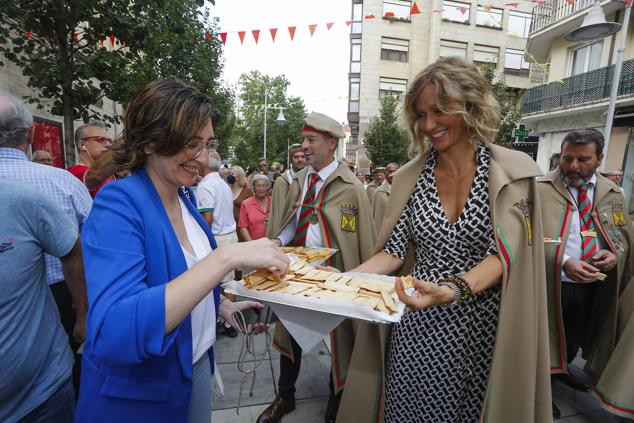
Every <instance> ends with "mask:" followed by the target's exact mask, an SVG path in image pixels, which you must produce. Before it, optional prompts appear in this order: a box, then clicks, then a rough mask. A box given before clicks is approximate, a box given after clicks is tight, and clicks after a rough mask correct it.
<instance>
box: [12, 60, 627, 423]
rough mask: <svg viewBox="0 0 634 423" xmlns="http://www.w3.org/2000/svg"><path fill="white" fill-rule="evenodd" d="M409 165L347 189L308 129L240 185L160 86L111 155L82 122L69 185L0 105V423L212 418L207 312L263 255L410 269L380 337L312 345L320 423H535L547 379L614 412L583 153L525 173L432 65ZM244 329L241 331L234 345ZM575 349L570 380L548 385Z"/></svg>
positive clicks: (622, 370) (603, 202) (473, 93)
mask: <svg viewBox="0 0 634 423" xmlns="http://www.w3.org/2000/svg"><path fill="white" fill-rule="evenodd" d="M403 113H404V116H405V119H406V121H407V124H408V127H409V131H410V133H411V136H412V142H411V145H410V152H409V153H410V157H411V160H410V161H409V162H407V163H404V164H403V166H401V164H399V163H387V164H385V166H384V167H376V168H375V169H374V171H373V174H372V178H371V179H372V180H371V181H369V180H368V179H369V178H368V177H369V175H368V174H366V172H364V171H357V172H356V174H355V173H353V171H352V170H351V169H350V168H349V167H348V165H347V164H346V163H342V162H341V161H340V160H337V159H336V157H335V152H336V150H337V146H338V143H339V142H340V141H339V140H340V139H341V138H343V137H344V136H345V134H344V133H343V131H342V129H341V125H340V123H339V122H337V121H336V120H335V119H333V118H332V117H330V116H327V115H325V114H322V113H317V112H313V113H310V114H309V115H308V116H306V117H305V119H304V124H303V127H302V129H301V134H298V137H300V138H301V143H298V144H293V145H291V146H290V147H289V150H288V168H287V169H284V167H283V166H282V165H281V164H279V163H274V164H272V165H271V167H270V168H269V166H268V163H267V161H266V159H265V158H261V159H259V160H258V161H257V166H254V167H253V168H251V169H248V170H247V172H245V170H244V169H243V168H241V167H240V166H231V167H229V166H228V165H227V164H224V163H223V161H222V158H221V157H220V155H219V154H218V152H217V151H216V147H217V141H216V139H215V136H214V128H215V125H216V122H217V119H218V113H217V111H216V109H215V108H214V106H213V104H212V103H211V101H210V99H209V98H208V97H207V96H206V95H204V94H202V93H200V92H198V91H197V90H196V89H194V88H191V87H189V86H186V85H184V84H182V83H180V82H177V81H174V80H157V81H153V82H150V83H148V84H147V85H146V86H145V87H143V88H142V89H141V90H140V91H139V92H137V93H136V94H135V95H134V96H133V97H132V98H131V99H130V100H129V101H128V103H127V104H126V112H125V117H124V126H123V131H122V133H121V134H118V137H117V138H116V139H114V140H113V139H112V138H110V137H109V136H108V133H107V128H106V127H105V125H103V124H102V123H100V122H96V121H91V122H88V123H87V124H85V125H82V126H81V127H79V128H78V129H77V131H76V136H75V144H76V147H77V150H78V152H79V161H78V163H77V164H76V165H74V166H72V167H70V168H69V169H68V170H63V169H59V168H56V167H54V166H52V157H51V156H50V154H48V153H46V152H43V151H38V152H35V154H33V161H32V162H31V161H29V158H28V155H27V154H28V152H29V145H30V143H31V132H32V125H33V121H32V116H31V113H30V112H29V110H28V108H27V107H26V106H25V105H24V104H23V102H22V101H21V100H19V99H17V98H15V97H13V96H12V95H10V94H7V93H0V202H1V203H2V204H3V205H4V207H3V208H2V210H1V211H0V217H1V218H0V270H1V276H0V286H1V287H2V290H0V339H1V340H2V342H0V356H1V357H3V363H4V364H5V365H4V366H3V368H2V370H0V375H1V376H2V379H3V383H2V387H1V388H0V421H8V422H18V421H20V422H50V421H59V422H70V421H76V422H100V421H103V422H111V421H181V422H206V423H209V422H210V421H211V415H212V412H211V410H212V405H213V404H212V402H213V395H212V391H213V389H214V388H213V385H214V377H215V376H214V374H215V369H216V366H215V363H214V355H213V345H214V342H215V340H216V339H217V337H218V336H220V335H221V334H225V335H229V336H236V335H237V334H236V333H235V331H232V329H230V327H231V326H236V322H235V320H234V319H235V317H234V316H235V315H234V313H235V312H236V311H243V310H247V309H254V310H256V311H258V310H261V309H262V308H263V305H262V304H260V303H257V302H253V301H236V299H235V298H233V297H231V296H230V295H224V293H223V292H222V287H221V284H222V283H224V282H228V281H231V280H234V279H240V278H241V274H240V273H241V271H242V270H246V269H256V268H257V269H259V268H267V269H269V270H270V271H271V272H273V273H274V274H276V275H280V276H281V275H283V274H285V273H286V272H287V270H288V267H289V259H288V257H287V256H286V255H285V254H283V253H282V250H281V249H280V248H279V247H281V246H307V247H328V248H336V249H338V250H339V252H338V254H337V255H335V256H334V257H333V259H332V260H330V261H329V262H328V263H327V264H326V265H324V266H323V267H322V268H323V269H324V270H328V271H331V272H348V271H353V272H363V273H371V274H378V275H396V276H402V275H412V276H413V277H414V278H415V289H414V290H413V292H406V291H405V289H404V286H403V284H402V281H401V279H400V277H397V278H396V286H395V288H396V292H397V295H398V297H399V299H400V301H402V302H403V303H405V304H406V306H407V307H408V309H407V313H406V314H404V316H403V318H402V319H401V320H400V321H399V322H398V323H396V324H393V325H378V324H370V323H362V322H358V321H352V320H345V321H344V322H343V323H342V324H341V325H340V326H338V327H337V328H336V329H335V330H334V331H333V332H332V333H331V334H330V337H331V344H332V345H333V348H332V368H331V374H330V380H329V387H330V395H329V398H328V403H327V407H326V411H325V413H324V421H325V422H334V421H339V422H368V421H385V422H399V423H400V422H476V421H481V420H484V421H488V422H509V421H513V422H526V423H529V422H540V423H541V422H547V421H552V419H553V417H558V415H559V409H558V407H557V404H556V402H554V401H553V400H552V397H551V386H552V383H553V381H560V382H562V383H565V384H567V385H569V386H572V387H573V388H574V389H578V390H584V391H586V390H590V389H591V390H592V391H593V393H594V394H595V396H597V398H599V399H600V401H601V403H602V405H603V406H604V408H606V409H607V410H608V411H610V412H612V413H614V414H615V415H618V416H621V417H630V418H632V417H634V378H633V377H632V374H633V372H634V354H633V352H634V351H632V341H631V340H632V339H634V319H633V318H632V313H633V311H634V283H630V281H631V280H632V278H633V276H634V245H633V243H634V226H633V225H632V221H631V219H630V215H629V213H628V210H627V205H626V203H625V199H624V196H623V193H622V191H621V189H620V186H619V185H620V181H621V179H622V176H623V175H622V172H620V173H619V171H610V172H609V174H608V176H607V177H606V176H604V175H602V174H601V173H599V172H598V169H599V166H600V164H601V162H602V160H603V149H604V139H603V136H602V135H601V133H600V132H598V131H597V130H595V129H592V128H580V129H579V130H576V131H573V132H570V133H569V134H568V135H567V136H566V137H565V138H564V139H563V141H562V143H561V151H560V153H559V156H558V157H557V162H556V163H555V165H554V166H553V170H551V171H550V172H549V173H548V174H546V175H543V174H542V172H541V171H540V169H539V167H538V166H537V165H536V164H535V163H534V162H533V161H532V160H531V159H530V158H529V157H528V156H526V155H525V154H523V153H520V152H517V151H513V150H510V149H507V148H504V147H500V146H497V145H495V144H493V143H492V140H493V139H494V138H495V134H496V132H497V131H498V129H499V127H500V113H499V105H498V104H497V102H496V101H495V99H494V97H493V95H492V93H491V89H490V86H489V85H488V83H487V82H486V80H485V79H484V78H483V77H482V75H481V74H480V72H479V70H478V69H477V68H476V67H475V66H473V65H471V64H468V63H466V62H465V61H464V60H462V59H457V58H441V59H439V60H438V61H437V62H435V63H433V64H431V65H429V66H427V67H426V68H425V69H423V70H422V72H421V73H420V74H419V75H418V76H417V77H416V78H415V79H414V81H413V82H412V83H411V85H410V87H409V89H408V91H407V93H406V96H405V100H404V106H403ZM249 330H250V331H253V332H254V333H255V334H257V333H260V332H262V331H264V330H267V326H266V325H265V324H263V323H257V324H254V325H253V326H252V327H250V328H249ZM273 346H274V347H275V348H277V349H278V350H279V352H280V364H279V372H278V374H279V378H278V380H277V381H276V383H277V385H278V388H279V389H278V390H277V391H278V395H277V396H276V398H275V399H274V401H273V402H272V403H271V404H270V405H269V406H268V407H267V408H266V409H265V410H263V411H262V413H261V414H260V415H259V416H258V417H257V422H259V423H275V422H280V421H281V420H282V419H283V417H284V416H285V415H286V414H288V413H290V412H291V411H293V410H294V409H295V408H296V406H297V404H296V402H295V385H296V382H297V379H298V376H299V374H300V371H301V358H302V349H301V347H300V346H299V345H298V343H297V342H296V341H295V340H294V339H293V337H292V336H291V335H290V333H289V332H288V330H286V328H285V327H284V325H283V324H282V323H281V322H277V323H276V324H275V339H274V341H273ZM579 350H581V351H582V355H583V358H585V359H586V367H585V371H586V373H587V374H586V376H587V379H586V382H587V381H589V382H591V383H590V384H586V382H583V381H581V380H579V379H577V378H576V377H574V375H572V374H571V373H570V371H569V368H568V366H569V364H570V363H571V362H572V360H573V359H575V357H577V355H578V353H579Z"/></svg>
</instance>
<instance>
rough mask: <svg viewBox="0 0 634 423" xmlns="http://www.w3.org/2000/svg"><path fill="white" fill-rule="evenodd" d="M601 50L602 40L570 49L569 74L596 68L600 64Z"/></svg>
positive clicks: (577, 73)
mask: <svg viewBox="0 0 634 423" xmlns="http://www.w3.org/2000/svg"><path fill="white" fill-rule="evenodd" d="M602 52H603V41H598V42H596V43H594V44H588V45H585V46H583V47H579V48H577V49H574V50H572V51H571V52H570V53H571V57H570V59H571V60H570V62H571V66H570V76H573V75H579V74H580V73H584V72H590V71H591V70H595V69H598V68H599V67H600V66H601V53H602Z"/></svg>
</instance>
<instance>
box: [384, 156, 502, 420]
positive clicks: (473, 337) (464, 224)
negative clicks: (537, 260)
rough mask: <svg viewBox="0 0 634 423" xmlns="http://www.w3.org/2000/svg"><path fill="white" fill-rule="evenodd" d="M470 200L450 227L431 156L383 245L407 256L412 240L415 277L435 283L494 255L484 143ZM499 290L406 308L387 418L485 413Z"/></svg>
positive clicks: (397, 334) (395, 344)
mask: <svg viewBox="0 0 634 423" xmlns="http://www.w3.org/2000/svg"><path fill="white" fill-rule="evenodd" d="M476 156H477V170H476V175H475V177H474V180H473V184H472V186H471V191H470V193H469V197H468V200H467V203H466V205H465V208H464V210H463V211H462V214H461V215H460V216H459V217H458V220H457V221H456V222H455V223H454V224H453V225H452V224H450V223H449V221H448V220H447V218H446V215H445V212H444V210H443V209H442V206H441V204H440V199H439V197H438V190H437V188H436V181H435V178H434V168H435V166H436V153H435V152H432V153H431V154H430V156H429V158H428V159H427V163H426V164H425V168H424V169H423V172H422V173H421V175H420V177H419V178H418V181H417V183H416V187H415V188H414V191H413V193H412V196H411V198H410V200H409V201H408V203H407V205H406V207H405V209H404V210H403V213H402V214H401V216H400V218H399V220H398V223H397V224H396V226H395V227H394V230H393V232H392V235H391V236H390V239H389V240H388V242H387V243H386V244H385V248H384V250H385V251H386V252H387V253H389V254H391V255H393V256H395V257H398V258H401V259H403V258H404V257H405V252H406V249H407V244H408V241H409V240H412V241H414V243H415V254H416V265H415V266H414V268H413V270H412V275H413V276H414V277H416V278H417V279H420V280H425V281H428V282H434V283H438V282H440V281H441V280H443V279H444V278H447V277H450V276H453V275H459V274H462V273H465V272H466V271H468V270H469V269H471V268H472V267H474V266H475V265H476V264H478V263H479V262H480V261H482V260H483V259H484V258H485V257H486V256H487V255H488V254H496V253H497V249H496V247H495V241H494V239H493V228H492V225H491V218H490V214H489V191H488V175H489V161H490V153H489V150H488V149H487V148H486V147H484V146H482V145H480V146H479V147H478V149H477V152H476ZM499 306H500V287H499V284H498V285H496V286H495V287H493V288H491V289H488V290H486V291H484V292H481V293H479V294H477V295H475V296H473V297H472V298H471V299H469V300H468V301H467V302H466V303H465V304H463V305H456V306H449V307H432V308H430V309H427V310H421V311H416V312H413V313H409V314H407V315H405V316H403V318H402V319H401V321H400V322H399V323H398V324H396V325H394V328H393V330H392V336H391V339H390V345H389V350H388V355H387V366H386V367H387V368H386V375H385V377H386V380H385V383H386V401H385V421H386V422H398V423H405V422H425V423H436V422H437V423H454V422H455V423H458V422H460V423H470V422H476V421H478V419H479V416H480V410H481V407H482V402H483V400H484V394H485V390H486V384H487V380H488V376H489V369H490V367H491V359H492V356H493V345H494V342H495V333H496V327H497V320H498V311H499Z"/></svg>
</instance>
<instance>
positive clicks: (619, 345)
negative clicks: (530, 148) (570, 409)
mask: <svg viewBox="0 0 634 423" xmlns="http://www.w3.org/2000/svg"><path fill="white" fill-rule="evenodd" d="M537 185H538V188H539V193H540V198H541V204H542V210H543V212H542V217H543V225H544V236H546V237H547V238H552V239H561V244H557V243H548V244H546V245H545V250H546V251H545V253H546V276H547V281H548V306H549V308H548V309H549V328H550V358H551V363H550V368H551V372H552V373H564V372H567V365H566V356H567V352H566V343H565V334H564V327H563V320H562V315H561V301H560V298H561V268H562V264H563V263H562V262H563V253H564V251H565V249H566V243H567V242H568V234H569V233H570V223H571V219H572V214H573V213H574V211H575V210H576V203H575V202H574V199H572V197H571V196H570V193H569V192H568V190H567V189H566V187H565V186H564V184H563V181H562V179H561V177H560V176H559V175H558V173H557V171H553V172H550V173H549V174H548V175H546V176H544V177H543V178H540V179H539V181H538V184H537ZM592 221H593V223H594V226H595V228H597V232H598V236H599V237H600V240H601V244H602V248H606V249H609V250H610V251H612V252H613V253H614V254H616V256H617V266H616V268H615V269H613V270H612V271H609V272H606V273H607V278H606V280H605V281H603V282H599V283H601V285H600V288H601V289H600V290H598V291H597V295H596V298H595V304H594V309H593V313H592V317H591V322H592V324H591V326H590V327H589V328H588V331H587V335H586V338H585V340H584V342H583V345H582V350H583V356H584V358H586V359H587V362H586V369H585V370H586V372H587V373H588V374H589V375H590V377H591V378H592V379H593V382H595V383H597V382H598V383H597V384H596V388H595V390H594V394H595V396H597V398H599V400H600V401H601V404H602V406H603V407H604V408H605V409H607V410H608V411H610V412H612V413H615V414H618V415H620V416H623V417H629V418H633V417H634V348H633V345H634V344H633V342H634V341H633V339H634V319H632V310H633V309H634V292H633V289H634V288H632V287H630V286H628V282H629V281H630V279H631V278H632V276H634V227H633V226H632V221H631V220H630V217H629V214H628V212H627V207H626V206H625V199H624V198H623V194H622V193H621V190H620V189H619V187H618V186H617V185H616V184H614V183H613V182H612V181H610V180H609V179H607V178H605V177H603V176H601V175H599V174H597V185H596V189H595V194H594V199H593V210H592ZM629 285H631V284H629ZM628 371H629V373H628Z"/></svg>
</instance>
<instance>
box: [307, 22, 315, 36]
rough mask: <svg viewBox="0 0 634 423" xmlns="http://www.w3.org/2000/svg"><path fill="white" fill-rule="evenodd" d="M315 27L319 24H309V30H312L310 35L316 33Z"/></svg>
mask: <svg viewBox="0 0 634 423" xmlns="http://www.w3.org/2000/svg"><path fill="white" fill-rule="evenodd" d="M315 29H317V24H313V25H308V30H309V31H310V36H311V37H312V36H313V34H314V33H315Z"/></svg>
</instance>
